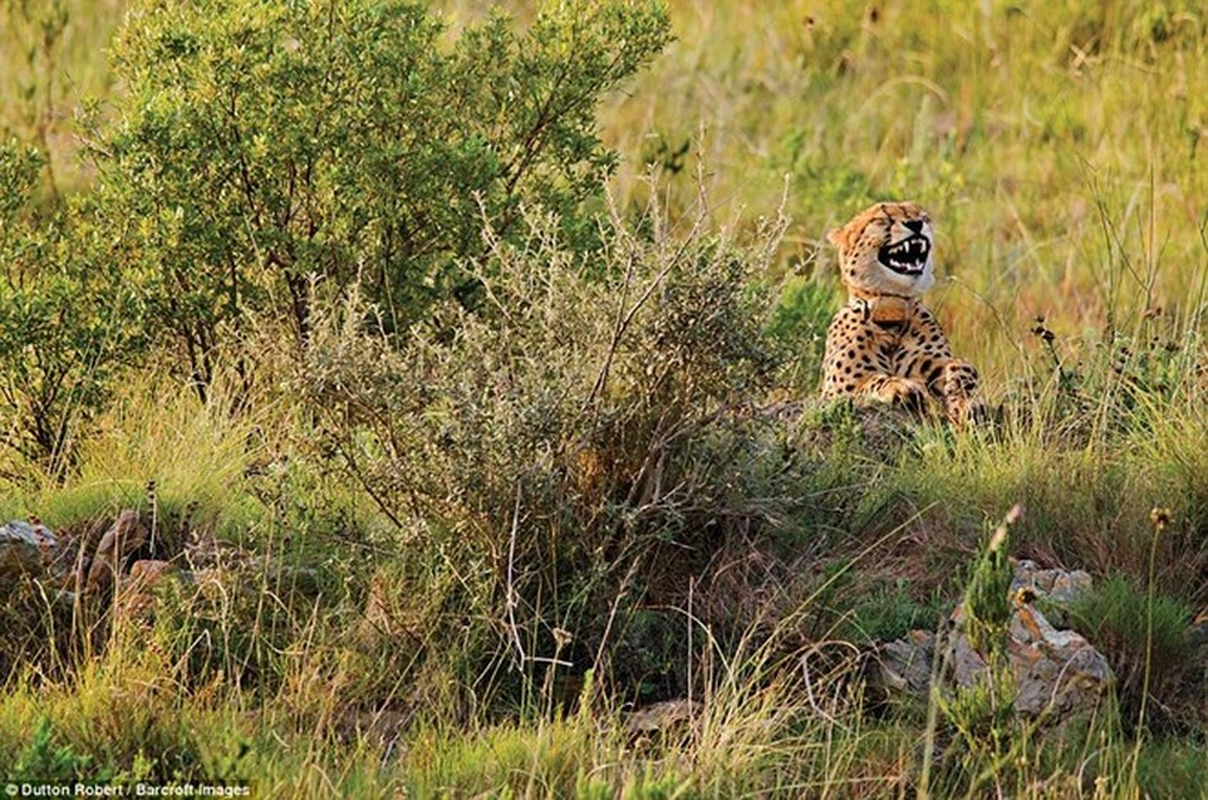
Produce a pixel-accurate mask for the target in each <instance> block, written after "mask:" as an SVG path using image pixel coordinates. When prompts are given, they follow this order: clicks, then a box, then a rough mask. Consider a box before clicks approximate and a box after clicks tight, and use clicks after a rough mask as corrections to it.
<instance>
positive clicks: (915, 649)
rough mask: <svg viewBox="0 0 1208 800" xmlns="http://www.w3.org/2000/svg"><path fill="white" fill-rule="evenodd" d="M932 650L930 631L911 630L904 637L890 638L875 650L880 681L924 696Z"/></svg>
mask: <svg viewBox="0 0 1208 800" xmlns="http://www.w3.org/2000/svg"><path fill="white" fill-rule="evenodd" d="M934 654H935V634H934V633H932V632H931V631H911V632H910V633H908V634H906V638H905V639H899V640H897V641H896V642H890V643H889V644H887V645H885V646H884V647H883V648H882V649H881V651H880V653H879V654H878V655H879V659H878V666H879V667H880V671H881V674H880V677H881V680H882V682H883V683H884V684H885V685H886V688H888V689H890V690H892V691H895V692H905V693H906V694H909V695H912V696H915V697H926V696H927V687H928V686H930V684H931V669H932V656H933V655H934Z"/></svg>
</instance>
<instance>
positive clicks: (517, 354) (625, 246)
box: [299, 210, 803, 694]
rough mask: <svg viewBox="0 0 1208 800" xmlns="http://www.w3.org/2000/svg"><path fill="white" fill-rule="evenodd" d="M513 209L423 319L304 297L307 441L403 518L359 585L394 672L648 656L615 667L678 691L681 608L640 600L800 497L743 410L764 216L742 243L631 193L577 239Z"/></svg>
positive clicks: (773, 235) (764, 348) (677, 581)
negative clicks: (629, 221) (458, 292)
mask: <svg viewBox="0 0 1208 800" xmlns="http://www.w3.org/2000/svg"><path fill="white" fill-rule="evenodd" d="M526 224H527V225H528V237H527V238H526V240H525V241H523V242H521V243H519V244H509V243H507V242H503V241H499V240H494V241H493V247H492V251H491V261H490V264H489V267H488V268H487V269H484V270H482V271H480V272H479V273H478V274H477V277H478V279H479V280H480V281H481V285H482V292H483V295H484V297H485V298H486V300H485V304H484V307H483V308H482V309H481V310H480V311H479V312H476V313H469V312H467V311H466V310H465V309H464V308H462V307H460V306H459V305H458V304H456V303H454V302H448V303H445V304H442V305H440V306H439V307H437V308H436V309H435V311H436V313H437V314H438V315H439V317H440V319H439V321H438V323H437V324H436V325H435V326H434V328H435V332H433V330H432V329H429V328H428V327H425V326H416V327H414V328H413V329H412V330H411V331H410V332H409V336H408V337H407V338H406V339H404V340H401V341H398V340H392V339H391V338H390V337H389V336H388V335H387V334H386V332H385V331H384V330H383V327H382V326H380V325H379V324H377V322H376V319H377V318H375V317H373V316H372V313H371V312H372V310H373V309H372V308H371V307H367V306H366V305H365V304H364V303H363V302H356V301H353V302H350V303H348V304H346V305H344V306H342V307H324V308H323V311H322V313H321V314H320V315H319V316H318V317H317V320H316V325H315V329H314V333H313V340H312V344H311V347H310V349H309V352H308V354H307V356H306V359H305V361H304V363H303V364H302V367H303V370H302V372H301V374H300V375H299V380H300V382H301V389H302V391H304V392H305V393H306V395H307V397H309V399H310V400H311V404H312V407H313V408H314V410H315V413H316V414H318V415H319V417H320V419H321V420H322V428H323V430H324V432H325V434H326V435H325V437H324V439H323V442H322V444H323V446H324V447H326V448H327V449H328V452H330V453H332V454H335V455H337V456H338V458H339V459H340V460H341V461H342V463H343V464H344V466H345V468H346V469H348V470H349V472H350V473H351V474H352V475H353V476H354V477H355V479H356V480H357V481H359V482H360V483H361V484H362V485H363V486H364V487H365V488H366V490H367V491H368V492H369V494H370V495H371V496H372V497H373V498H374V499H375V500H376V501H377V502H378V504H379V505H380V507H381V509H382V510H383V511H384V512H385V513H386V514H387V515H389V516H390V517H391V518H392V519H393V520H394V521H395V522H396V524H397V526H398V528H399V530H400V533H401V534H402V546H403V547H404V551H405V554H404V556H403V557H402V558H401V559H400V560H399V561H398V569H394V570H393V574H392V576H391V579H390V580H389V581H388V582H387V585H385V586H382V587H380V588H381V589H382V591H383V592H385V593H387V594H388V595H389V596H388V597H387V598H384V599H383V602H382V605H383V606H388V607H391V608H393V609H394V611H393V612H392V615H393V617H394V619H395V621H396V627H401V628H405V629H406V631H407V635H408V638H409V639H411V640H413V641H414V642H416V643H417V647H418V648H419V649H418V650H417V649H414V648H408V652H407V654H406V661H407V664H408V665H410V666H409V668H410V669H411V670H412V671H413V672H414V671H417V670H422V669H423V663H422V662H423V659H424V657H425V656H420V657H418V658H417V657H416V653H417V652H420V653H428V652H430V653H431V659H432V660H433V662H434V666H433V665H430V667H429V668H430V669H433V668H435V669H446V668H448V667H449V666H450V664H451V663H452V664H456V665H457V666H456V669H457V670H458V671H459V674H458V675H455V676H453V677H454V679H455V680H460V681H462V682H463V683H464V684H465V685H469V686H473V687H474V689H475V693H476V694H478V693H481V692H482V691H483V690H484V689H486V688H487V687H488V686H489V685H490V683H491V681H492V680H493V679H495V678H497V677H498V676H499V675H501V674H503V673H502V671H501V669H500V668H501V667H505V666H507V665H509V664H511V665H515V666H518V667H520V668H521V669H522V670H523V671H524V672H525V673H527V674H532V673H535V672H538V671H540V670H538V667H540V668H541V670H543V669H544V665H548V664H550V663H556V662H565V663H569V662H573V663H574V669H575V670H577V671H580V672H581V671H582V670H584V669H585V668H587V667H591V666H592V665H593V663H595V662H596V661H597V660H599V659H601V658H603V656H604V655H605V654H608V653H610V652H611V653H612V654H613V656H614V657H613V658H612V659H605V660H604V662H603V666H605V667H607V666H610V665H611V666H614V667H615V668H617V669H619V670H626V669H630V668H632V669H633V670H639V671H640V670H645V669H655V670H656V671H657V670H662V671H663V672H662V674H658V675H651V674H638V675H635V674H628V675H626V676H625V677H626V681H625V683H626V685H627V686H631V687H632V686H638V687H640V686H642V685H643V684H644V683H646V682H647V681H651V680H654V681H663V680H670V683H671V684H674V685H678V686H680V687H681V688H682V681H683V676H682V675H680V677H679V678H678V679H677V678H670V679H668V676H667V675H666V672H665V671H666V670H675V669H680V668H682V667H683V663H684V661H685V659H683V658H678V657H676V656H675V654H674V651H675V648H676V646H677V645H682V639H683V638H684V637H683V631H684V630H685V621H684V619H683V617H682V615H678V614H663V613H661V610H660V612H659V613H642V611H641V608H642V606H644V605H646V604H649V605H651V606H655V607H658V606H665V605H674V604H676V603H679V602H682V601H684V600H685V599H686V594H687V591H688V587H689V583H690V581H691V580H692V579H694V578H700V579H701V580H702V581H703V580H704V578H701V577H700V576H701V574H702V570H703V569H704V567H705V566H706V565H708V564H709V563H710V560H711V559H712V558H713V556H714V555H715V554H716V553H717V552H718V551H719V550H720V548H721V547H722V546H723V545H724V543H725V542H726V541H727V539H728V538H730V537H732V536H736V535H741V533H742V532H744V531H746V530H748V529H750V528H751V527H752V526H754V525H757V524H759V523H760V522H762V521H763V520H766V519H781V518H783V513H784V512H785V510H786V509H787V508H790V507H793V506H794V505H795V504H799V503H801V502H803V501H802V500H801V499H800V498H799V497H797V496H796V495H795V494H794V492H792V491H789V490H787V489H786V488H785V487H784V486H782V485H779V484H778V481H782V480H784V478H783V476H782V473H785V474H791V475H799V473H797V472H795V471H793V470H792V469H789V470H787V473H786V466H785V460H784V456H783V452H780V451H777V450H775V449H774V448H773V447H770V446H769V445H768V442H769V440H770V438H771V437H767V436H760V435H759V426H760V424H761V422H760V419H759V415H758V414H753V413H751V403H752V400H753V399H754V398H755V397H757V396H758V393H759V392H760V391H762V390H763V389H764V388H765V387H766V385H767V382H768V379H769V377H770V376H771V375H772V374H773V373H774V371H775V370H776V368H777V367H778V365H779V363H780V360H781V356H780V354H779V353H778V352H776V351H775V350H771V349H769V346H768V342H767V340H766V339H765V338H764V336H763V335H762V330H761V320H763V319H765V318H766V316H767V312H768V309H769V303H768V299H767V297H766V296H765V295H763V294H761V293H757V292H752V291H751V290H750V289H749V288H748V282H747V277H748V275H750V274H757V273H758V271H759V270H760V269H761V268H762V267H763V265H765V264H766V263H767V259H768V258H769V257H770V255H771V253H772V252H773V250H774V247H775V243H776V241H777V240H778V237H779V231H780V229H779V227H775V226H773V227H771V228H769V229H767V230H765V231H764V232H763V234H762V235H761V236H760V237H758V238H757V244H755V245H751V246H749V247H745V248H740V247H738V246H737V245H735V244H734V243H732V242H730V241H728V240H727V239H726V238H725V237H724V236H716V235H710V234H706V233H705V232H704V229H703V221H702V220H697V224H696V227H694V228H693V229H692V230H690V231H688V232H687V233H686V234H684V236H683V237H682V238H672V235H671V234H670V233H669V232H668V231H666V230H665V229H664V227H663V225H664V223H663V220H662V219H661V218H660V217H659V214H658V212H657V211H654V210H652V211H651V212H650V216H649V218H648V219H647V220H646V221H645V222H644V223H640V224H639V227H644V228H646V229H648V230H650V231H651V233H650V236H649V237H643V238H639V237H637V236H635V235H634V234H632V233H631V232H630V229H629V228H628V227H627V226H626V225H625V224H624V223H622V222H621V221H620V220H619V219H618V218H616V217H615V216H614V217H613V218H612V220H611V222H610V223H609V224H608V225H606V226H605V228H604V230H603V233H602V239H603V242H604V246H603V248H602V250H601V251H599V253H589V254H581V253H576V252H574V251H573V250H571V249H569V248H567V247H566V246H564V245H562V244H560V243H559V240H558V236H557V230H558V228H559V224H560V222H559V220H557V219H553V218H549V217H543V218H530V219H529V220H528V222H527V223H526ZM585 276H590V277H585ZM447 331H451V332H453V333H452V334H446V333H445V332H447ZM789 466H791V465H789ZM400 569H401V572H399V570H400ZM421 598H422V599H421ZM702 603H704V601H703V600H702ZM702 613H703V612H702ZM671 617H674V619H670V618H671ZM671 626H673V629H672V627H671ZM672 630H673V632H671V631H672ZM451 635H452V636H456V639H457V646H456V647H451V646H450V645H449V644H448V637H449V636H451ZM643 642H647V643H653V642H658V643H659V644H660V647H661V650H660V651H659V652H662V653H663V655H664V659H663V660H661V661H660V665H661V666H659V665H656V666H654V667H652V666H651V665H649V664H646V662H648V661H649V659H643V658H641V657H639V656H640V651H641V650H642V649H643V647H642V643H643ZM455 651H456V652H459V653H462V654H463V656H464V657H465V659H464V662H463V663H458V662H457V660H450V659H449V653H450V652H455ZM619 652H625V653H629V654H630V655H632V656H633V657H632V658H627V657H621V656H617V655H616V654H617V653H619ZM668 661H672V662H675V664H674V666H669V665H668V664H667V663H666V662H668ZM610 662H611V664H610ZM643 664H646V666H642V665H643ZM400 669H402V666H400ZM396 674H397V673H396ZM647 685H649V684H647ZM663 691H664V692H665V691H669V689H667V688H666V687H664V690H663ZM659 693H663V692H659Z"/></svg>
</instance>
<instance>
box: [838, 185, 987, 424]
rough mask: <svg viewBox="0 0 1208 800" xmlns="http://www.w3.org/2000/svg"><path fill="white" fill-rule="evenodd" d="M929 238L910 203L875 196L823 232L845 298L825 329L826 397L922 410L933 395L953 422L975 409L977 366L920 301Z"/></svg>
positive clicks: (926, 279) (927, 278) (926, 220)
mask: <svg viewBox="0 0 1208 800" xmlns="http://www.w3.org/2000/svg"><path fill="white" fill-rule="evenodd" d="M932 237H933V232H932V227H931V219H930V217H928V216H927V212H925V211H924V210H923V209H921V208H919V207H918V206H917V205H915V204H914V203H879V204H877V205H875V206H872V207H871V208H869V209H867V210H865V211H864V212H863V213H861V214H859V215H858V216H857V217H856V218H855V219H853V220H852V221H851V222H849V223H847V224H846V225H844V226H843V227H842V228H837V229H835V230H832V231H831V232H830V233H829V234H828V235H827V239H828V240H829V241H830V242H831V244H833V245H834V246H835V248H836V249H837V250H838V251H839V270H840V275H841V279H842V281H843V285H844V287H845V288H846V289H847V292H848V295H849V297H848V302H847V304H846V305H845V306H844V307H843V308H842V309H840V310H839V312H838V313H837V314H836V315H835V318H834V320H833V321H832V322H831V325H830V329H829V331H828V332H827V336H826V357H825V360H824V362H823V383H822V394H823V397H851V398H853V399H855V400H858V401H879V402H883V403H891V404H895V405H902V406H906V407H909V408H915V409H920V410H921V409H923V408H925V407H926V406H928V405H929V404H930V403H931V402H935V403H938V404H941V405H942V407H943V409H944V411H945V413H946V414H947V416H948V418H949V419H950V420H951V421H953V422H954V423H957V424H963V423H964V422H965V421H966V420H968V419H969V418H970V416H972V415H974V414H975V413H976V412H977V411H978V410H979V409H980V404H979V402H978V400H977V399H976V398H977V370H975V369H974V368H973V366H972V365H971V364H969V363H968V362H966V361H962V360H960V359H957V358H953V356H952V352H951V350H950V349H949V347H948V340H947V338H946V337H945V336H944V332H943V329H941V328H940V324H939V322H938V321H936V319H935V316H934V315H932V313H931V312H930V311H928V310H927V309H926V308H925V307H924V306H923V305H922V304H921V303H920V302H919V300H918V298H919V295H921V294H922V293H923V292H925V291H926V290H927V289H928V288H930V287H931V285H932V284H933V283H934V282H935V276H934V272H933V269H934V267H933V261H934V259H933V254H932V243H933V238H932Z"/></svg>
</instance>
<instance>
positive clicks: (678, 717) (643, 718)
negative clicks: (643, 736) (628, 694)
mask: <svg viewBox="0 0 1208 800" xmlns="http://www.w3.org/2000/svg"><path fill="white" fill-rule="evenodd" d="M700 712H701V705H700V703H698V702H696V701H695V700H687V699H683V698H681V699H679V700H664V701H663V702H661V703H654V704H653V705H649V706H646V707H645V708H639V709H638V710H637V711H634V712H633V715H632V716H631V717H630V718H629V722H628V723H626V725H625V728H626V730H628V731H629V733H630V734H639V733H666V732H667V731H669V730H672V729H676V728H682V727H684V726H686V725H687V724H688V723H689V722H691V721H692V718H693V717H695V716H697V715H698V714H700Z"/></svg>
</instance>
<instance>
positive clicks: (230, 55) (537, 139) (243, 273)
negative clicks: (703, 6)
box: [92, 0, 668, 386]
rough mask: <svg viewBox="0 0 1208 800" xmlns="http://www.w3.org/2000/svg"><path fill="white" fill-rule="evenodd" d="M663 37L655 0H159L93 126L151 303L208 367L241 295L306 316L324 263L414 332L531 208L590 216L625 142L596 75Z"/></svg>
mask: <svg viewBox="0 0 1208 800" xmlns="http://www.w3.org/2000/svg"><path fill="white" fill-rule="evenodd" d="M667 41H668V21H667V17H666V14H665V12H664V11H663V9H662V8H661V7H660V6H658V5H651V4H645V3H634V2H604V1H603V0H601V2H593V3H588V4H580V3H576V4H573V5H571V4H559V5H557V6H554V7H551V9H550V10H547V11H543V12H541V13H539V14H538V15H537V18H536V20H535V21H534V23H533V24H532V26H531V27H530V28H529V29H528V31H527V32H524V33H517V32H516V31H515V30H514V29H513V26H512V25H511V23H510V21H509V20H508V19H507V18H506V17H504V16H502V15H501V14H495V15H493V16H491V17H490V18H489V19H488V20H487V21H486V22H483V23H481V24H478V25H474V26H471V27H468V28H467V29H465V30H464V31H463V32H461V33H460V35H459V36H458V37H457V38H456V40H455V41H453V42H449V41H448V38H447V37H446V35H445V31H444V27H443V25H442V23H441V22H440V20H439V18H438V17H436V16H434V14H433V13H432V12H431V11H430V9H429V8H428V5H427V4H426V3H419V2H410V1H409V0H386V1H385V2H377V1H375V0H353V1H352V2H345V3H336V4H330V3H329V4H322V3H279V2H272V1H271V0H237V2H228V0H199V2H193V3H183V4H182V3H174V2H157V1H155V0H148V2H145V3H142V4H141V5H139V6H138V7H136V8H135V10H134V11H132V13H131V14H130V16H129V22H128V24H127V25H126V27H125V29H124V30H123V32H122V33H121V35H120V36H119V39H118V41H117V43H116V45H115V47H114V51H113V53H114V61H115V70H116V73H117V75H118V76H119V77H120V78H121V80H122V81H124V83H125V85H126V87H127V91H126V92H125V93H124V95H123V97H122V99H120V100H119V101H118V103H117V109H116V122H115V123H114V124H112V125H107V126H105V127H104V128H103V129H102V127H101V126H100V125H94V126H93V148H92V151H93V153H94V155H95V157H96V158H97V160H98V164H99V167H100V171H101V175H102V178H101V181H102V193H103V196H104V197H105V203H106V206H105V207H106V212H107V215H108V217H109V218H110V219H111V224H112V225H114V226H120V228H121V229H123V230H124V231H125V232H126V233H127V235H128V236H130V237H132V239H133V240H134V241H135V242H137V245H138V248H139V251H140V253H141V255H142V259H143V260H142V262H141V263H144V264H146V265H148V270H147V273H146V274H145V275H144V276H143V279H144V280H145V282H146V284H147V286H148V287H149V288H150V289H151V290H152V292H151V296H152V297H153V298H155V300H156V304H155V306H154V307H153V309H152V312H153V315H154V318H155V319H156V320H157V321H158V322H160V323H161V324H163V325H164V326H165V328H166V329H167V330H168V331H169V332H170V333H171V334H173V335H174V336H175V338H176V340H177V341H178V342H179V344H180V346H181V347H182V350H183V353H184V356H185V357H186V358H187V360H188V364H189V369H190V371H191V373H192V375H193V376H194V377H195V378H196V379H197V380H198V381H199V383H200V385H203V386H204V384H206V383H208V382H209V380H210V379H211V378H212V376H213V374H214V369H215V364H214V359H215V357H216V348H218V347H219V346H220V345H221V344H223V343H224V342H229V341H231V340H232V339H234V340H236V341H237V340H238V339H239V337H240V336H241V335H242V333H243V330H242V329H243V327H244V322H245V320H244V314H245V312H247V311H267V312H270V314H271V315H276V316H279V317H280V318H281V319H284V320H290V321H292V325H293V327H294V329H295V332H296V333H297V334H299V335H300V336H301V337H302V338H303V339H304V340H305V338H306V337H307V334H308V331H309V328H310V292H309V288H310V285H311V280H312V279H313V278H319V279H322V280H323V281H325V282H326V284H325V285H327V286H329V287H330V288H332V289H336V290H338V289H341V288H344V287H348V286H350V285H351V284H352V283H354V282H357V283H358V284H359V285H360V286H361V287H362V289H363V290H364V291H365V292H366V293H367V294H368V296H369V298H370V299H371V300H372V301H373V302H375V303H378V304H379V307H380V308H381V310H382V312H383V315H384V317H383V318H384V322H385V324H387V325H388V326H389V327H390V328H391V329H392V330H403V329H405V328H406V326H407V325H408V324H409V323H410V322H412V321H414V320H416V319H417V318H420V317H422V316H423V314H424V313H425V309H426V308H427V306H428V304H429V303H431V302H433V301H434V300H437V299H440V298H445V297H449V296H451V295H454V294H456V295H458V296H460V297H462V298H463V299H470V298H471V296H472V295H473V294H474V291H473V283H472V282H468V281H466V280H465V277H464V275H463V274H462V273H460V272H459V271H458V270H457V269H456V268H455V267H454V264H455V263H457V262H458V261H459V260H460V259H466V258H471V259H473V258H475V257H477V256H479V255H480V254H481V252H482V236H481V231H482V225H483V222H484V220H489V221H490V222H491V225H492V228H493V229H494V230H495V231H496V232H497V234H498V235H501V236H506V235H510V234H511V233H513V226H514V224H515V221H516V219H517V218H518V217H517V215H518V211H519V209H520V207H521V205H528V206H531V207H534V208H542V209H547V210H549V211H552V212H557V213H558V214H559V215H560V217H561V219H562V220H563V221H564V223H563V230H562V231H561V232H560V233H561V234H563V235H570V236H577V235H582V234H583V233H585V232H587V231H589V228H587V227H585V220H587V219H589V217H586V216H583V214H584V212H583V211H582V209H583V203H584V202H585V201H587V200H589V199H591V198H593V197H596V196H597V195H598V192H599V188H600V186H601V182H600V178H601V176H602V175H604V174H606V173H607V172H608V171H609V170H610V169H611V168H612V165H613V162H614V156H613V154H612V153H611V152H610V151H609V150H607V149H606V148H604V147H603V146H602V144H601V143H600V140H599V139H598V137H597V135H596V124H595V108H596V104H597V102H598V100H599V98H600V97H601V95H602V94H604V93H605V92H607V91H609V90H611V89H613V88H615V87H617V86H618V85H619V84H621V83H622V82H623V81H624V80H625V79H626V78H628V77H629V76H630V75H632V74H633V73H634V72H635V71H637V70H638V69H639V68H641V67H642V66H643V65H644V64H645V63H647V62H648V61H649V60H650V59H651V58H653V57H654V56H655V55H656V54H657V53H658V52H659V51H660V50H661V49H662V48H663V46H664V45H665V44H666V42H667Z"/></svg>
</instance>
